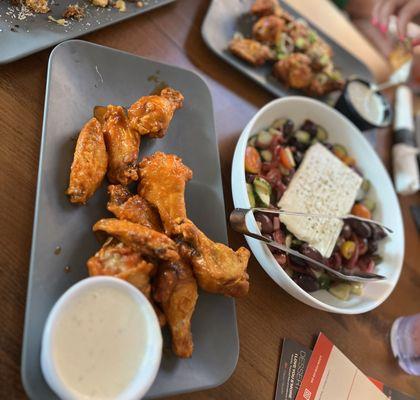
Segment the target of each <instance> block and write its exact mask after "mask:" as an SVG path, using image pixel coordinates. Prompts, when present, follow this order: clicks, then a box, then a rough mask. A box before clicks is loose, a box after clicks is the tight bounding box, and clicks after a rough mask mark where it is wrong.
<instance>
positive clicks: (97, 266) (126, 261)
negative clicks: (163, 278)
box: [87, 238, 166, 326]
mask: <svg viewBox="0 0 420 400" xmlns="http://www.w3.org/2000/svg"><path fill="white" fill-rule="evenodd" d="M87 267H88V271H89V275H90V276H97V275H106V276H114V277H116V278H119V279H123V280H125V281H127V282H129V283H131V284H132V285H134V286H135V287H136V288H137V289H139V290H140V291H141V292H142V293H143V294H144V295H145V296H146V297H147V298H148V299H149V301H150V302H151V304H152V306H153V307H154V309H155V311H156V314H157V317H158V320H159V324H160V326H164V325H165V323H166V318H165V315H164V314H163V313H162V311H161V310H160V309H159V307H157V306H156V304H154V302H153V299H152V296H151V284H150V278H151V277H152V276H153V275H154V274H155V272H156V266H155V265H154V264H152V263H150V262H148V261H146V260H144V259H143V258H142V256H141V255H140V253H138V252H135V251H133V249H132V248H130V247H129V246H127V245H125V244H124V243H122V242H119V241H117V240H116V239H113V238H108V240H107V241H106V242H105V243H104V245H103V246H102V247H101V249H100V250H99V251H98V252H97V253H96V254H95V255H94V256H93V257H91V258H90V259H89V260H88V262H87Z"/></svg>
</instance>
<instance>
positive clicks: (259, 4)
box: [251, 0, 283, 17]
mask: <svg viewBox="0 0 420 400" xmlns="http://www.w3.org/2000/svg"><path fill="white" fill-rule="evenodd" d="M282 12H283V10H282V8H281V7H280V5H279V2H278V0H256V1H255V2H254V4H253V5H252V6H251V13H252V14H254V15H258V16H260V17H261V16H264V15H272V14H275V15H281V14H282Z"/></svg>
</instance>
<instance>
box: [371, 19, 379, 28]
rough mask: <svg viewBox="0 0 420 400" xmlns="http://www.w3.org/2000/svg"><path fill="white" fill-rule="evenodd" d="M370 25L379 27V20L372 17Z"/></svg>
mask: <svg viewBox="0 0 420 400" xmlns="http://www.w3.org/2000/svg"><path fill="white" fill-rule="evenodd" d="M370 23H371V24H372V25H373V26H377V25H378V20H377V19H376V18H375V17H372V19H371V20H370Z"/></svg>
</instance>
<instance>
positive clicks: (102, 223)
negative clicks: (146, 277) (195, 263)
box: [93, 218, 179, 261]
mask: <svg viewBox="0 0 420 400" xmlns="http://www.w3.org/2000/svg"><path fill="white" fill-rule="evenodd" d="M93 231H94V232H105V233H106V234H107V236H113V237H115V238H116V239H118V240H120V241H121V242H123V243H124V244H125V245H127V246H130V247H131V248H132V249H133V250H134V251H137V252H140V253H141V254H143V255H147V256H150V257H154V258H157V259H160V260H168V261H176V260H178V259H179V255H178V251H177V246H176V244H175V243H174V242H173V241H172V240H171V239H170V238H169V237H167V236H166V235H164V234H163V233H160V232H157V231H154V230H153V229H150V228H147V227H145V226H142V225H140V224H136V223H134V222H130V221H125V220H119V219H116V218H108V219H101V220H99V221H98V222H97V223H96V224H95V225H94V226H93Z"/></svg>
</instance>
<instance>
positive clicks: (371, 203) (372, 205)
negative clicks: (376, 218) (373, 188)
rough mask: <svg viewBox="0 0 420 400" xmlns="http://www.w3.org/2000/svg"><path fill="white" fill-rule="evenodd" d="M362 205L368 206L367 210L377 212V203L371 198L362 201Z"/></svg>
mask: <svg viewBox="0 0 420 400" xmlns="http://www.w3.org/2000/svg"><path fill="white" fill-rule="evenodd" d="M362 203H363V204H364V205H365V206H366V208H367V209H368V210H369V211H370V212H371V213H372V212H374V211H375V208H376V203H375V202H374V201H373V200H372V199H369V198H366V199H364V200H363V201H362Z"/></svg>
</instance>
